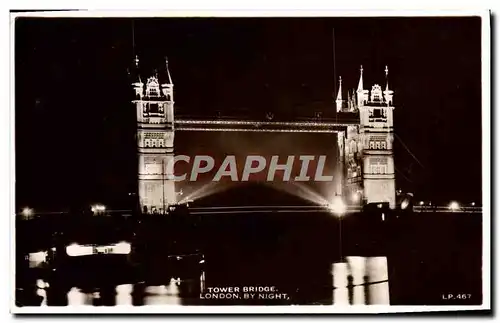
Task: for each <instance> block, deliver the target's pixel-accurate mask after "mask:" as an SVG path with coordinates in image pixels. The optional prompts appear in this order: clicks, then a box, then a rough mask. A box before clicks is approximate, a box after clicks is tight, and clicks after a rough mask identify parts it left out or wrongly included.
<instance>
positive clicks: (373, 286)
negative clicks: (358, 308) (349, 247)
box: [332, 256, 390, 305]
mask: <svg viewBox="0 0 500 323" xmlns="http://www.w3.org/2000/svg"><path fill="white" fill-rule="evenodd" d="M346 259H347V262H342V263H335V264H333V266H332V277H333V304H334V305H347V304H351V305H389V304H390V302H389V281H388V270H387V258H386V257H357V256H356V257H346Z"/></svg>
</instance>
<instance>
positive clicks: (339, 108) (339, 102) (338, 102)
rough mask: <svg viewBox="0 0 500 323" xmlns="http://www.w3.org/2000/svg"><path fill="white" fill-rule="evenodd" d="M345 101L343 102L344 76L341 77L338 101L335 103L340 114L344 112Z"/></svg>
mask: <svg viewBox="0 0 500 323" xmlns="http://www.w3.org/2000/svg"><path fill="white" fill-rule="evenodd" d="M343 102H344V101H343V100H342V76H340V77H339V91H338V92H337V99H336V100H335V103H336V105H337V112H340V111H341V110H342V105H343Z"/></svg>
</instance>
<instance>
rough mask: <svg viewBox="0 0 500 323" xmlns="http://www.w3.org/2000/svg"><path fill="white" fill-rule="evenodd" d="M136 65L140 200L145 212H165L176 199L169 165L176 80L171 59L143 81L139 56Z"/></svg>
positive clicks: (171, 154) (172, 151)
mask: <svg viewBox="0 0 500 323" xmlns="http://www.w3.org/2000/svg"><path fill="white" fill-rule="evenodd" d="M135 65H136V70H137V75H136V76H135V82H134V83H133V84H132V86H133V88H134V91H135V93H134V94H135V98H134V100H133V101H132V102H133V103H134V105H135V107H136V115H137V148H138V161H139V163H138V164H139V169H138V183H139V187H138V191H139V203H140V206H141V210H142V211H143V212H159V213H163V212H164V211H165V210H166V208H167V207H168V206H169V205H170V204H173V203H175V202H176V192H175V183H174V181H173V180H172V175H173V174H171V173H172V169H171V167H168V165H173V163H172V161H173V158H174V84H173V82H172V78H171V76H170V71H169V69H168V61H165V67H164V70H163V71H162V73H160V76H159V75H158V73H154V75H151V76H149V77H148V78H147V79H146V84H144V83H143V82H142V79H141V76H140V73H139V59H138V58H137V57H136V59H135ZM169 163H170V164H169Z"/></svg>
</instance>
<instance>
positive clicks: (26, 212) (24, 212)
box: [21, 207, 33, 219]
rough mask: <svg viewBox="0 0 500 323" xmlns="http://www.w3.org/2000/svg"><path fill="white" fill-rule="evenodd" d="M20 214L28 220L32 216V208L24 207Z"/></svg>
mask: <svg viewBox="0 0 500 323" xmlns="http://www.w3.org/2000/svg"><path fill="white" fill-rule="evenodd" d="M21 214H22V215H23V217H25V218H26V219H29V218H30V217H31V216H32V215H33V209H32V208H29V207H25V208H24V209H23V210H22V211H21Z"/></svg>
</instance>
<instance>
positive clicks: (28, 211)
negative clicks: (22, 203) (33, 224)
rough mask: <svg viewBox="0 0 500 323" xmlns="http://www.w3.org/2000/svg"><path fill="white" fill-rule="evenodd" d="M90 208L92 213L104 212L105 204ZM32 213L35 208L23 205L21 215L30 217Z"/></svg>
mask: <svg viewBox="0 0 500 323" xmlns="http://www.w3.org/2000/svg"><path fill="white" fill-rule="evenodd" d="M90 210H91V211H92V213H94V214H99V213H104V212H106V206H105V205H102V204H94V205H92V206H91V207H90ZM34 214H35V210H34V209H32V208H30V207H24V208H23V209H22V210H21V215H22V216H23V217H24V218H27V219H29V218H31V217H32V216H33V215H34Z"/></svg>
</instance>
